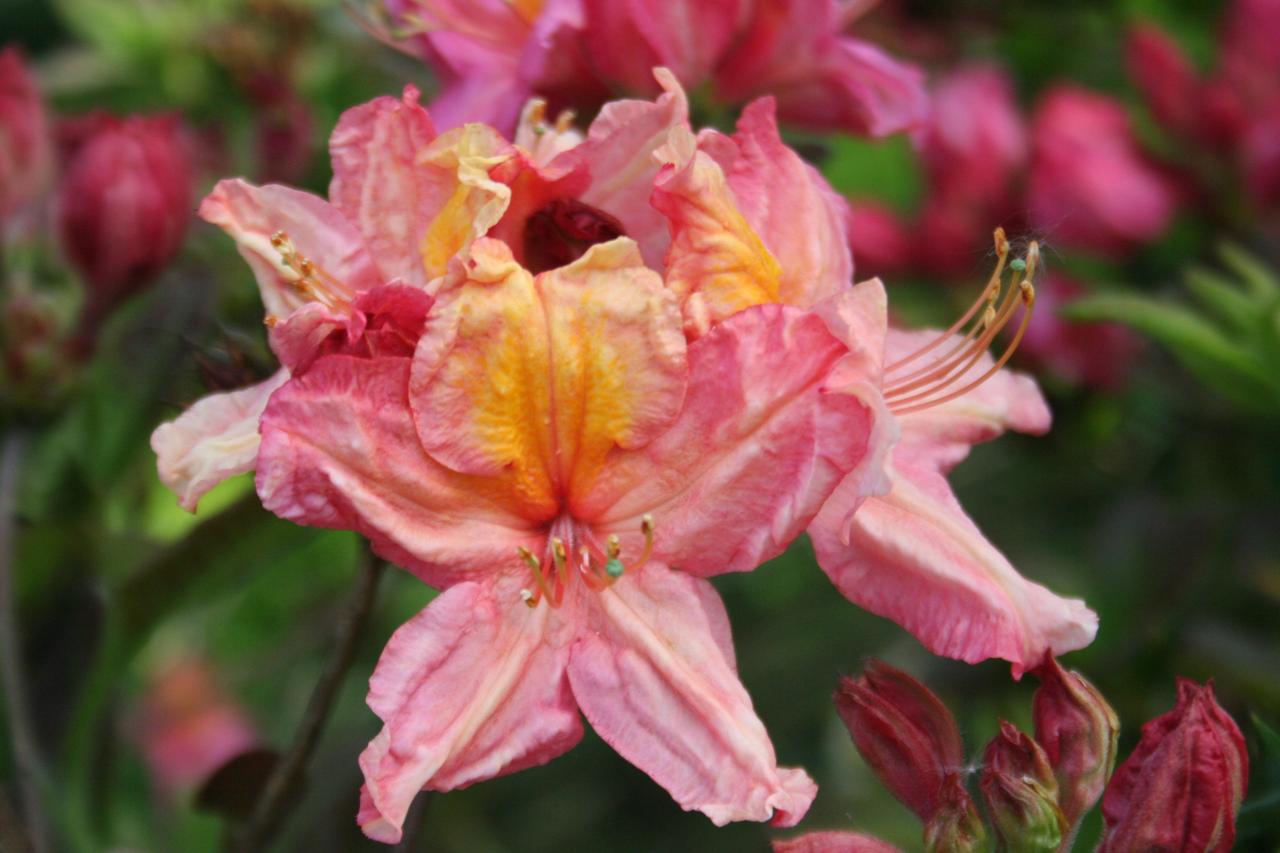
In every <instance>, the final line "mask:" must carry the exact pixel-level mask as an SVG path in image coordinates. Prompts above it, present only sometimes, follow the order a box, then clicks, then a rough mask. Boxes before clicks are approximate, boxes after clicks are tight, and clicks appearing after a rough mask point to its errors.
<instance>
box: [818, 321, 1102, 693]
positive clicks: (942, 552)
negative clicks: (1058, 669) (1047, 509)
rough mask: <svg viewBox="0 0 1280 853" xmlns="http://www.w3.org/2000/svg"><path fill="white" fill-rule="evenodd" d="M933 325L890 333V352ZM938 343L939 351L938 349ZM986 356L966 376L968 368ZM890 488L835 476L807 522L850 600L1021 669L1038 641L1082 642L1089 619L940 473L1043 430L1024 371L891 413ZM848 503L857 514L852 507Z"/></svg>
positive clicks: (1050, 645)
mask: <svg viewBox="0 0 1280 853" xmlns="http://www.w3.org/2000/svg"><path fill="white" fill-rule="evenodd" d="M936 334H937V333H936V332H917V333H902V332H892V333H890V335H889V342H888V347H887V350H888V354H887V356H886V358H887V360H888V361H890V362H892V361H894V360H895V359H897V358H901V357H902V356H903V355H905V354H906V353H908V352H910V351H913V350H915V349H916V348H918V347H919V346H920V345H921V344H923V343H927V342H928V341H930V340H932V339H933V338H934V337H935V336H936ZM946 347H947V345H946V344H944V345H943V347H942V348H941V349H943V350H945V349H946ZM991 363H992V362H991V359H990V357H989V356H987V357H984V359H982V360H981V361H980V362H979V364H977V365H975V366H974V367H973V368H972V369H971V371H970V372H969V373H968V374H966V375H965V377H963V378H962V379H961V380H960V381H959V383H957V387H960V383H963V382H964V381H965V380H966V379H968V378H969V377H971V376H972V377H974V378H976V377H977V376H979V375H981V373H983V372H985V370H986V368H987V367H989V366H990V364H991ZM899 424H900V427H901V432H902V438H901V441H900V442H899V443H898V444H897V446H896V447H895V448H894V450H893V452H892V456H891V462H890V465H889V476H890V480H891V489H890V491H889V492H888V493H887V494H883V495H878V496H877V495H868V494H867V489H866V484H865V482H856V481H854V480H853V478H850V480H848V481H846V482H845V483H842V484H841V486H840V488H839V489H837V490H836V493H835V494H834V495H833V496H832V498H831V500H829V501H828V502H827V504H826V505H825V506H824V507H823V508H822V512H821V513H819V514H818V517H817V518H816V519H814V522H813V524H812V525H811V526H810V527H809V536H810V538H811V539H812V541H813V545H814V550H815V551H816V552H817V556H818V563H819V565H821V566H822V568H823V570H824V571H825V572H826V573H827V574H828V576H830V577H831V579H832V581H833V582H834V583H835V584H836V586H837V587H838V588H839V589H840V591H841V592H843V593H844V594H845V596H846V597H848V598H849V599H850V600H851V601H853V602H855V603H857V604H859V605H861V606H862V607H865V608H866V609H868V610H870V611H872V612H873V613H877V614H880V615H882V616H886V617H888V618H890V619H893V620H894V621H895V622H897V623H898V624H900V625H902V626H903V627H904V628H906V629H907V630H909V631H911V632H912V633H913V634H915V635H916V636H917V637H918V638H919V639H920V641H921V642H922V643H924V645H925V646H926V647H928V648H929V649H930V650H931V651H933V652H935V653H936V654H940V655H945V656H948V657H955V658H960V659H961V660H965V661H969V662H977V661H981V660H986V659H987V658H993V657H995V658H1003V659H1004V660H1007V661H1010V662H1011V663H1012V664H1013V666H1014V672H1015V673H1016V674H1021V672H1022V671H1023V670H1025V669H1027V668H1029V667H1033V666H1035V665H1037V664H1038V663H1039V662H1040V661H1041V660H1042V659H1043V658H1044V655H1045V653H1046V651H1052V652H1053V653H1054V654H1055V655H1056V654H1062V653H1064V652H1067V651H1071V650H1073V649H1078V648H1081V647H1082V646H1085V645H1087V644H1088V643H1089V642H1090V641H1091V640H1092V639H1093V635H1094V633H1095V632H1096V629H1097V617H1096V616H1094V614H1093V613H1092V612H1091V611H1089V609H1088V608H1086V607H1085V606H1084V604H1083V602H1081V601H1079V600H1077V599H1066V598H1060V597H1058V596H1057V595H1055V594H1053V593H1052V592H1050V591H1049V590H1047V589H1045V588H1044V587H1043V586H1041V585H1039V584H1036V583H1033V582H1032V581H1029V580H1027V579H1025V578H1023V577H1022V576H1021V575H1019V574H1018V573H1017V571H1016V570H1015V569H1014V567H1013V566H1012V565H1010V563H1009V561H1008V560H1007V559H1006V558H1005V557H1004V555H1003V554H1001V553H1000V552H999V551H998V550H997V549H996V548H995V546H994V545H992V544H991V543H990V542H989V541H988V540H987V539H986V538H985V537H984V536H983V535H982V533H981V531H979V530H978V528H977V527H976V526H975V525H974V523H973V522H972V521H971V520H970V519H969V517H968V516H967V515H965V513H964V509H963V508H962V507H961V506H960V504H959V502H958V501H957V500H956V499H955V496H954V495H953V494H952V492H951V487H950V485H949V484H948V483H947V481H946V478H945V476H944V474H945V473H946V472H947V471H949V470H950V469H951V468H952V467H954V466H955V465H956V464H957V463H958V462H960V461H961V460H962V459H963V458H964V457H965V456H966V455H967V454H968V452H969V447H970V446H971V445H972V444H974V443H976V442H980V441H986V440H989V439H991V438H994V437H995V436H997V435H999V434H1000V433H1001V432H1002V431H1003V430H1004V429H1005V428H1013V429H1018V430H1023V431H1028V432H1042V431H1044V430H1045V429H1047V428H1048V425H1049V411H1048V408H1047V407H1046V406H1045V404H1044V399H1043V398H1042V397H1041V396H1040V393H1039V390H1038V389H1037V388H1036V386H1035V383H1034V382H1032V381H1031V380H1030V379H1029V378H1027V377H1025V376H1021V375H1019V374H1016V373H1013V372H1011V371H1001V372H1000V373H998V374H997V375H995V376H993V377H992V378H990V379H988V380H987V381H986V382H985V383H984V384H983V385H981V386H979V387H978V388H977V389H975V390H973V391H971V392H969V393H967V394H964V395H962V396H960V397H958V398H957V399H955V400H952V401H949V402H947V403H943V404H941V405H938V406H936V407H934V408H930V409H926V410H924V411H922V412H915V413H910V414H907V415H904V416H901V417H900V418H899ZM855 510H856V512H855Z"/></svg>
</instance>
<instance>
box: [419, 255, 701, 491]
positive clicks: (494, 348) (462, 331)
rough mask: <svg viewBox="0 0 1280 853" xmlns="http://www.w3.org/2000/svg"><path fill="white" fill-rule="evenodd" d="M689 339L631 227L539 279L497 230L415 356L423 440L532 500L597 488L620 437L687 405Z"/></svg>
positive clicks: (646, 429)
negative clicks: (628, 233)
mask: <svg viewBox="0 0 1280 853" xmlns="http://www.w3.org/2000/svg"><path fill="white" fill-rule="evenodd" d="M685 372H686V365H685V344H684V337H683V335H681V333H680V320H679V315H678V314H677V312H676V310H675V305H674V303H673V302H672V301H671V297H670V295H669V294H668V293H667V292H666V291H665V290H664V288H663V287H662V282H661V280H660V279H659V278H658V276H657V274H656V273H654V272H652V271H651V270H649V269H647V268H646V267H645V266H644V265H643V262H642V261H641V258H640V255H639V252H638V251H637V250H636V246H635V243H633V242H632V241H630V240H627V239H619V240H614V241H611V242H609V243H603V244H600V245H598V246H593V247H592V248H591V249H590V250H589V251H588V252H587V253H586V254H585V255H583V257H582V258H580V259H579V260H577V261H575V262H574V263H572V264H570V265H568V266H565V267H561V268H559V269H556V270H552V271H550V272H547V273H544V274H542V275H540V276H538V278H537V279H536V280H535V279H534V278H533V277H532V276H530V275H529V273H528V272H527V271H525V270H524V269H522V268H521V267H520V266H519V265H518V264H516V263H515V261H514V260H513V259H512V257H511V252H510V250H509V249H507V247H506V246H505V245H504V244H502V243H500V242H497V241H494V240H488V239H486V240H483V241H479V242H477V243H476V244H475V246H474V247H473V251H472V257H471V260H470V262H469V263H468V265H467V268H466V270H465V275H463V276H459V277H458V278H456V279H455V280H453V281H451V282H449V283H447V284H446V285H445V286H444V289H442V290H441V292H440V294H439V302H438V303H437V305H436V307H435V310H433V312H432V314H431V317H430V318H429V320H428V323H427V328H426V331H425V333H424V334H423V337H422V340H421V341H420V343H419V346H418V352H417V355H416V356H415V362H414V372H413V383H412V386H411V393H412V400H413V406H414V412H415V420H416V422H417V425H418V434H419V435H420V436H421V439H422V445H423V447H425V448H426V450H427V452H429V453H430V454H431V455H432V456H434V457H435V458H436V459H437V460H439V461H440V462H441V463H443V464H445V465H447V466H449V467H450V468H453V469H454V470H456V471H460V472H464V473H467V474H476V475H489V476H493V475H497V474H500V473H503V472H505V473H506V474H508V475H509V476H511V477H513V478H514V481H515V483H517V484H518V487H519V488H520V489H521V490H523V491H524V492H527V494H528V495H529V496H530V502H531V503H532V502H534V501H537V502H543V501H545V502H546V504H547V505H548V506H551V505H553V504H554V502H555V498H554V495H556V494H563V493H564V492H565V490H568V492H569V493H570V494H574V493H577V492H579V491H581V490H583V489H585V488H586V486H587V485H589V483H590V482H591V480H592V479H593V477H594V474H595V472H596V470H598V468H599V467H600V464H601V463H602V461H603V459H604V457H605V455H606V454H607V453H608V452H609V451H611V450H612V449H613V448H614V447H623V448H634V447H639V446H642V445H643V444H645V443H647V442H648V441H650V440H651V439H652V438H653V437H654V436H655V435H656V434H657V433H658V432H660V431H661V430H662V429H663V428H664V427H665V426H666V425H667V424H668V423H670V422H671V420H672V419H673V418H674V417H675V415H676V413H677V412H678V411H679V409H680V403H681V400H682V398H683V395H684V384H685Z"/></svg>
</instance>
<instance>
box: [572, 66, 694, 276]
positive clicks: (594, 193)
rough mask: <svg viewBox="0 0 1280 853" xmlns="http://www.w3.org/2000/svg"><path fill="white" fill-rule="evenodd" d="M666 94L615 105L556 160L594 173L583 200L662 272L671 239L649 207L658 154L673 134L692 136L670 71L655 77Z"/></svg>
mask: <svg viewBox="0 0 1280 853" xmlns="http://www.w3.org/2000/svg"><path fill="white" fill-rule="evenodd" d="M653 75H654V77H655V78H656V79H657V80H658V82H659V84H660V85H661V86H662V88H663V91H664V93H663V94H662V95H660V96H659V97H658V99H657V100H656V101H630V100H623V101H612V102H610V103H608V104H605V106H604V107H603V108H602V109H601V110H600V115H598V116H597V117H596V119H595V121H593V122H592V123H591V128H590V129H589V130H588V131H587V141H586V142H584V143H583V144H582V145H580V146H578V147H577V148H574V149H572V150H571V151H568V152H566V153H565V154H563V155H561V158H559V159H557V161H556V162H557V163H559V162H560V161H561V160H566V159H569V158H581V160H582V162H585V163H586V166H587V169H588V170H589V171H590V173H591V186H589V187H588V188H587V189H586V191H584V192H583V193H582V196H581V198H582V201H584V202H585V203H587V204H589V205H591V206H592V207H596V208H599V209H600V210H603V211H604V212H605V213H608V214H609V215H610V216H613V217H615V218H617V220H618V221H619V222H621V223H622V224H623V226H624V228H625V229H626V233H627V236H629V237H631V238H632V239H633V240H635V241H636V242H637V243H638V244H639V245H640V253H641V254H642V255H643V256H644V260H645V263H646V264H647V265H648V266H649V267H650V268H651V269H662V259H663V256H664V255H665V253H666V250H667V244H668V243H669V242H670V237H669V236H668V233H667V226H666V222H665V220H664V219H663V218H662V215H661V214H659V213H658V212H657V211H656V210H654V209H653V207H652V206H651V205H650V204H649V196H650V195H651V194H652V192H653V181H654V179H655V177H656V176H657V174H658V168H659V165H660V164H659V163H658V162H657V161H655V160H654V156H653V155H654V152H655V151H657V150H658V149H659V148H661V147H662V146H663V145H666V144H667V140H668V138H669V137H670V136H671V134H672V132H673V131H675V130H677V129H683V130H684V131H685V133H686V134H687V133H689V132H690V131H689V102H688V99H686V98H685V94H684V89H682V88H680V84H679V82H677V81H676V79H675V77H674V76H673V75H672V74H671V72H670V71H667V70H666V69H665V68H659V69H657V70H655V71H654V72H653Z"/></svg>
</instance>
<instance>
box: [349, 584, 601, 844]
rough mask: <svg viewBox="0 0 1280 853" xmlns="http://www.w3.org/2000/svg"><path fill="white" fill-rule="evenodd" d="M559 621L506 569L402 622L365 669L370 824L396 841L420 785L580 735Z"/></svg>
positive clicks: (512, 765)
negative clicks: (523, 592)
mask: <svg viewBox="0 0 1280 853" xmlns="http://www.w3.org/2000/svg"><path fill="white" fill-rule="evenodd" d="M508 587H509V588H508ZM563 631H564V623H563V622H562V621H561V620H560V614H559V613H558V612H556V611H553V610H552V609H551V608H549V607H534V608H530V607H526V606H525V605H524V603H523V602H522V601H521V600H520V597H519V595H518V594H517V590H516V588H515V586H514V585H513V584H511V583H509V582H504V581H502V580H499V581H498V582H497V583H484V584H481V583H473V582H468V583H461V584H458V585H457V586H454V587H451V588H449V589H448V590H446V591H445V592H443V593H442V594H441V595H440V596H439V597H438V598H436V599H435V600H434V601H432V602H431V604H429V605H427V608H426V609H425V610H423V611H422V612H421V613H419V614H418V615H417V616H415V617H414V618H413V619H411V620H410V621H409V622H407V623H405V624H404V625H403V626H402V627H401V628H400V629H399V630H398V631H396V633H395V634H394V635H393V636H392V637H391V641H390V642H388V643H387V647H386V649H385V650H384V651H383V653H382V657H381V658H380V659H379V660H378V666H377V668H376V669H375V670H374V673H373V677H372V678H371V679H370V680H369V707H370V708H372V709H373V711H374V713H376V714H377V715H378V716H379V717H380V718H382V721H383V729H382V731H381V732H380V733H379V734H378V736H377V737H376V738H374V740H373V741H372V742H371V743H370V744H369V746H368V747H367V748H366V749H365V751H364V753H363V754H362V755H361V756H360V767H361V769H362V770H363V771H364V776H365V787H364V790H363V791H362V792H361V803H360V814H359V817H358V821H359V823H360V827H361V828H362V829H363V830H364V832H365V834H366V835H368V836H369V837H370V838H372V839H374V840H376V841H383V842H387V843H394V842H396V841H399V840H400V834H401V827H402V825H403V823H404V818H405V815H406V814H407V813H408V810H409V804H410V803H411V802H412V801H413V798H414V796H415V795H416V794H417V793H418V792H419V791H420V790H422V789H424V788H426V789H429V790H433V791H449V790H452V789H454V788H461V787H464V786H466V785H470V784H471V783H473V782H479V781H481V780H483V779H490V778H493V777H494V776H501V775H503V774H506V773H513V772H515V771H517V770H523V769H525V768H527V767H535V766H537V765H539V764H545V763H546V762H548V761H550V760H551V759H553V758H555V757H556V756H558V755H561V754H562V753H564V752H566V751H567V750H568V749H569V748H570V747H572V746H573V745H574V744H576V743H577V742H578V741H579V740H580V739H581V737H582V720H581V718H580V717H579V715H578V708H577V706H576V704H575V703H574V699H573V695H572V694H571V693H570V690H569V681H568V679H567V678H566V676H565V666H566V663H567V660H568V657H569V645H568V642H567V638H562V637H558V636H557V632H560V633H563Z"/></svg>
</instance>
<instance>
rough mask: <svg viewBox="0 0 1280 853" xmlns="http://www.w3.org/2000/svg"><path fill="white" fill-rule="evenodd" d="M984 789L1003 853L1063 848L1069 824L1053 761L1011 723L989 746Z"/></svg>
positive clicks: (1044, 852)
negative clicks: (1059, 792) (1059, 806)
mask: <svg viewBox="0 0 1280 853" xmlns="http://www.w3.org/2000/svg"><path fill="white" fill-rule="evenodd" d="M981 786H982V798H983V799H984V800H985V801H986V804H987V811H988V812H989V813H990V814H991V821H992V828H993V829H995V832H996V835H997V837H998V838H999V839H1000V849H1001V850H1007V851H1009V853H1053V851H1055V850H1057V849H1058V847H1059V845H1061V844H1062V839H1063V837H1064V835H1066V833H1067V831H1068V825H1067V821H1066V818H1064V817H1063V815H1062V811H1061V810H1060V809H1059V808H1058V780H1057V779H1056V778H1054V775H1053V768H1052V767H1050V766H1049V757H1048V756H1047V755H1045V752H1044V749H1042V748H1041V746H1040V744H1038V743H1036V742H1035V741H1034V740H1032V739H1031V738H1030V737H1029V736H1028V735H1026V734H1024V733H1022V732H1020V731H1018V728H1017V726H1015V725H1013V724H1012V723H1008V722H1001V723H1000V733H999V734H997V735H996V736H995V737H994V738H992V740H991V743H989V744H987V750H986V753H985V754H984V756H983V767H982V782H981Z"/></svg>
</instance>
